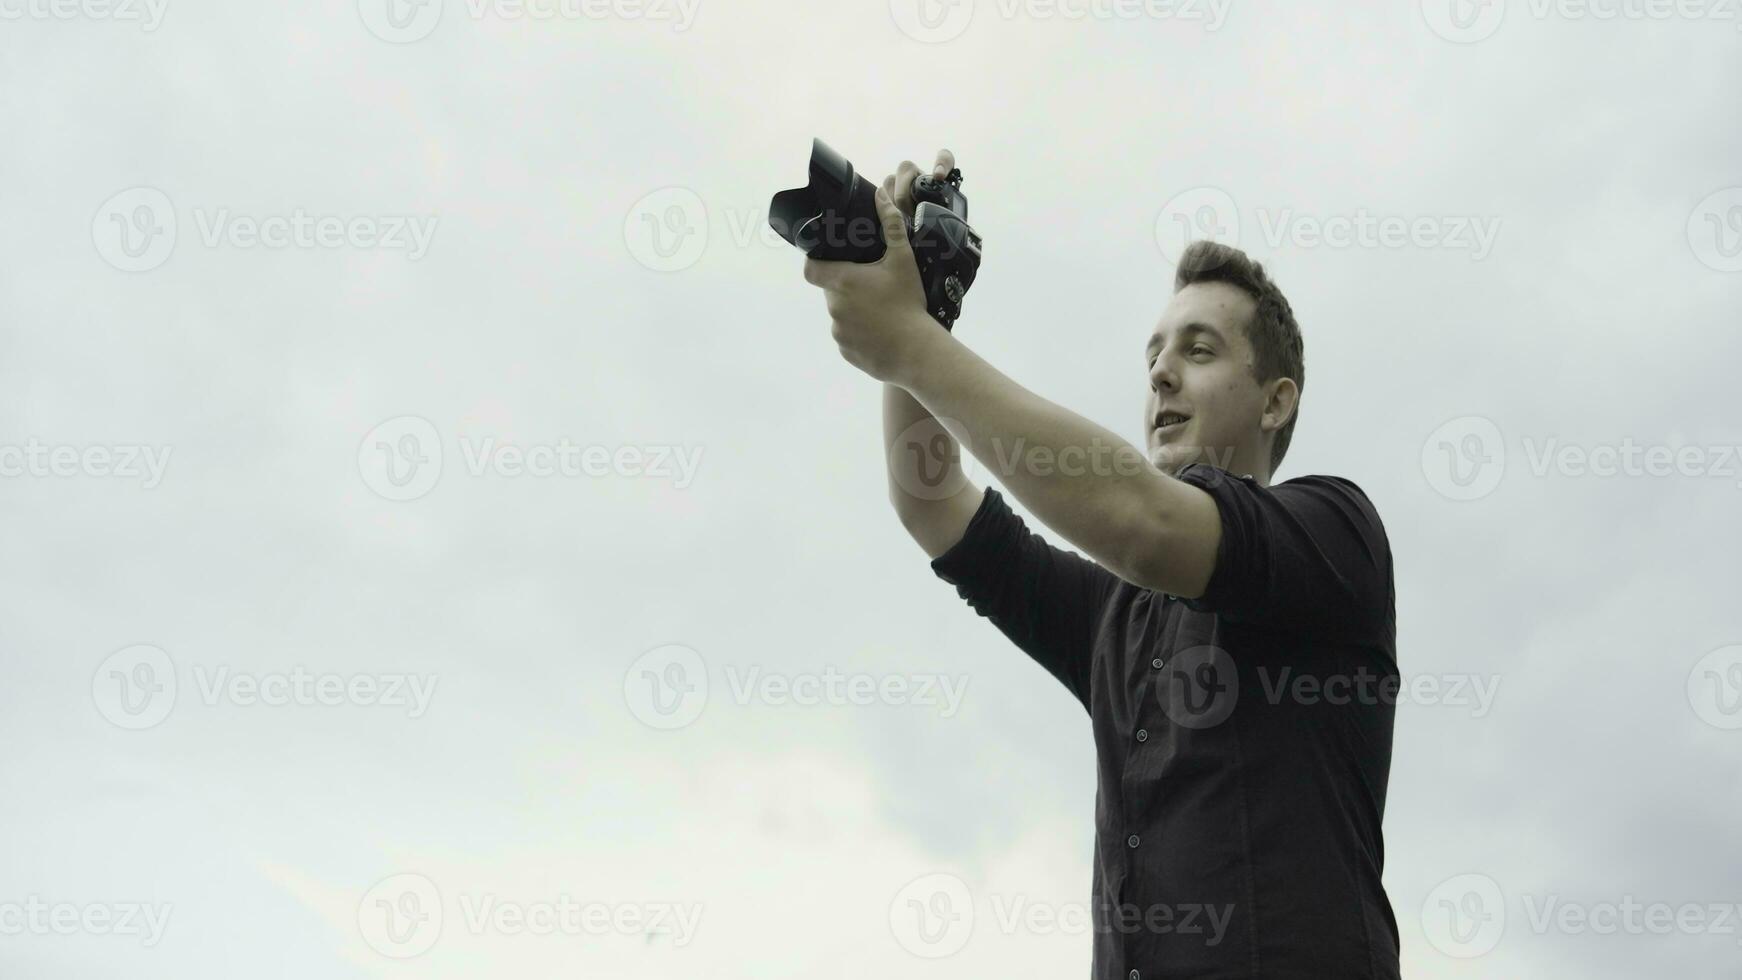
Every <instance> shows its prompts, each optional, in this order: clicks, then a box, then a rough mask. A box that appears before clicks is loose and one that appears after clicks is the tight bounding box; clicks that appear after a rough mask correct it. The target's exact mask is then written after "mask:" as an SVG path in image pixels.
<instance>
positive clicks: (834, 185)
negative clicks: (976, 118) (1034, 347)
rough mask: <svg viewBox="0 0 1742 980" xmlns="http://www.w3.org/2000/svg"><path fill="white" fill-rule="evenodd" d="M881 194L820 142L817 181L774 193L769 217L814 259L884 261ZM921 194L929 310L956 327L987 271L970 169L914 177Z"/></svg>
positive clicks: (813, 169)
mask: <svg viewBox="0 0 1742 980" xmlns="http://www.w3.org/2000/svg"><path fill="white" fill-rule="evenodd" d="M875 195H876V186H875V185H874V184H872V183H871V182H870V181H868V180H866V179H865V178H863V177H861V176H859V174H858V172H857V171H855V170H854V169H853V164H852V163H851V162H849V161H848V160H847V158H845V157H843V156H841V155H840V154H839V153H836V152H835V151H834V150H833V149H831V148H830V147H829V145H828V144H827V143H824V142H823V141H822V140H820V139H819V140H812V141H811V161H810V183H809V184H807V185H806V186H804V187H798V188H794V189H792V190H787V191H781V192H780V193H778V194H776V195H774V199H773V201H771V202H770V203H769V207H768V223H769V225H770V226H771V227H773V228H774V230H775V231H776V232H777V233H778V234H779V235H780V237H781V238H782V239H783V240H784V241H786V242H788V243H789V244H791V245H793V246H794V247H796V248H798V249H799V250H800V251H802V252H804V253H805V254H806V255H809V256H810V257H811V258H813V259H819V260H824V261H840V262H876V261H877V260H879V259H881V258H883V253H884V252H885V251H887V250H888V243H887V242H886V241H885V240H884V237H883V224H882V221H881V220H880V219H879V217H878V214H877V201H876V196H875ZM913 200H914V209H913V219H912V220H911V221H910V222H908V225H907V228H906V229H905V231H906V234H907V239H908V243H909V244H910V245H911V246H912V248H913V257H914V261H915V262H916V263H918V265H919V278H920V282H921V284H922V285H923V286H924V288H925V303H926V310H927V312H929V313H930V314H931V315H932V318H933V319H935V320H937V321H938V323H940V324H942V325H943V328H944V329H945V330H948V329H950V328H951V327H952V326H954V325H955V322H956V319H957V318H958V317H960V316H961V315H962V299H963V298H964V297H965V296H967V294H968V287H970V286H972V285H973V284H974V277H975V275H976V274H977V273H978V272H979V270H980V247H981V245H980V236H979V234H978V233H977V232H975V231H974V229H973V227H972V226H970V225H969V224H968V198H967V195H965V194H963V193H962V171H961V170H960V169H957V170H952V171H950V173H949V175H948V176H946V177H943V178H938V177H934V176H932V175H931V174H921V175H920V176H918V177H916V178H914V181H913Z"/></svg>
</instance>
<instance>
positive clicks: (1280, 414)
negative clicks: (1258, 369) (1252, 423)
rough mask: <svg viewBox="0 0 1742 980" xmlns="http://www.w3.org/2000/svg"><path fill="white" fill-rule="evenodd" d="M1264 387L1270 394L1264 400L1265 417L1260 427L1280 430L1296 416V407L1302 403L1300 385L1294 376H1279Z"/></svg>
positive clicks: (1265, 429) (1271, 430)
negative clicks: (1295, 381) (1296, 382)
mask: <svg viewBox="0 0 1742 980" xmlns="http://www.w3.org/2000/svg"><path fill="white" fill-rule="evenodd" d="M1264 388H1265V390H1266V391H1267V392H1269V395H1268V396H1267V397H1266V398H1265V400H1264V417H1263V418H1261V419H1260V420H1259V423H1258V424H1259V428H1260V429H1262V430H1263V431H1265V432H1280V431H1282V427H1283V426H1285V425H1287V424H1288V420H1289V419H1292V418H1294V410H1295V407H1296V406H1297V405H1299V404H1300V385H1297V384H1295V383H1294V379H1293V378H1277V379H1276V380H1275V381H1272V382H1270V383H1269V384H1267V385H1265V386H1264Z"/></svg>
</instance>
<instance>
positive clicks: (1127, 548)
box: [889, 323, 1221, 598]
mask: <svg viewBox="0 0 1742 980" xmlns="http://www.w3.org/2000/svg"><path fill="white" fill-rule="evenodd" d="M928 325H929V326H930V328H931V329H930V330H929V331H928V332H924V333H918V332H916V334H917V335H916V336H914V337H913V338H911V340H910V343H908V344H907V345H906V353H905V355H904V356H903V357H901V358H900V359H899V360H898V362H897V364H896V365H895V368H894V370H893V372H892V375H891V377H890V378H889V381H890V383H891V384H894V385H896V386H898V387H900V388H901V389H903V390H905V391H907V392H908V393H910V394H911V395H912V396H913V397H914V398H915V400H917V401H918V402H919V403H920V404H922V405H924V406H925V407H926V409H928V410H929V411H930V412H931V414H932V415H934V416H935V417H937V418H939V419H949V420H951V422H950V424H951V426H952V427H954V428H956V429H957V430H958V432H957V435H958V436H959V437H960V438H961V439H963V440H966V445H967V448H968V450H969V451H970V452H972V453H973V454H974V456H975V458H977V459H979V460H980V462H981V463H982V464H984V465H985V466H986V467H987V468H989V469H991V470H992V471H993V472H994V473H996V474H997V475H998V478H999V480H1000V482H1002V483H1003V484H1004V485H1005V486H1006V487H1007V488H1008V489H1009V490H1010V492H1011V493H1012V494H1014V495H1015V496H1016V498H1017V499H1018V500H1020V501H1021V502H1022V504H1023V505H1024V506H1025V507H1027V508H1028V509H1029V511H1031V512H1032V513H1033V514H1034V515H1035V516H1036V517H1037V518H1039V519H1040V520H1041V521H1042V522H1044V523H1045V524H1046V525H1047V526H1048V527H1050V528H1052V529H1053V530H1054V531H1056V532H1058V533H1059V534H1060V535H1061V536H1063V537H1064V538H1065V539H1066V540H1068V541H1070V543H1071V544H1073V545H1075V546H1076V547H1078V548H1080V549H1082V551H1083V552H1084V553H1085V554H1087V555H1088V556H1089V557H1090V558H1093V559H1094V560H1095V561H1096V562H1097V563H1099V564H1100V565H1101V566H1102V567H1104V568H1106V569H1107V570H1108V571H1111V572H1112V573H1113V574H1115V575H1117V576H1119V577H1120V578H1122V579H1124V580H1125V581H1127V582H1130V583H1132V584H1133V585H1138V586H1142V587H1144V588H1149V589H1155V590H1157V591H1160V592H1166V593H1168V594H1170V595H1176V596H1182V597H1185V598H1196V597H1197V596H1200V595H1202V594H1203V591H1204V588H1205V586H1206V585H1207V584H1208V583H1209V580H1210V574H1211V572H1213V571H1214V570H1215V564H1216V546H1217V544H1218V543H1219V542H1220V536H1221V518H1220V514H1219V513H1218V511H1217V508H1216V503H1215V500H1214V499H1213V498H1212V497H1211V496H1210V495H1209V494H1208V493H1205V492H1204V491H1203V490H1201V489H1199V488H1197V487H1194V486H1191V485H1189V484H1187V483H1183V482H1181V481H1179V480H1176V479H1174V478H1173V477H1171V476H1168V475H1167V474H1165V473H1162V472H1161V471H1160V470H1158V469H1156V468H1155V467H1154V466H1152V465H1150V464H1149V462H1148V461H1147V459H1145V457H1144V456H1143V454H1142V452H1141V451H1140V450H1139V449H1138V448H1137V447H1135V446H1133V445H1131V444H1130V443H1128V442H1126V441H1125V440H1123V439H1121V438H1119V437H1118V436H1117V435H1114V434H1113V433H1112V432H1109V431H1108V430H1106V429H1104V428H1102V427H1101V426H1099V425H1096V424H1095V423H1093V422H1091V421H1089V420H1088V419H1085V418H1083V417H1082V416H1080V415H1077V414H1076V413H1075V412H1072V411H1070V410H1069V409H1066V408H1064V407H1063V406H1060V405H1056V404H1054V403H1052V402H1049V401H1047V400H1046V399H1044V398H1042V397H1040V396H1039V395H1036V394H1035V393H1033V392H1031V391H1029V390H1028V389H1026V388H1024V387H1022V386H1021V385H1019V384H1017V383H1016V382H1015V381H1014V380H1012V379H1011V378H1010V377H1008V376H1007V375H1005V374H1004V373H1002V372H1001V371H999V370H998V369H996V368H994V367H993V366H992V365H991V364H989V363H987V362H986V360H985V359H984V358H982V357H980V356H979V355H978V354H975V353H974V352H973V351H972V350H970V349H969V348H968V347H967V346H966V345H964V344H963V343H962V342H961V341H959V340H957V339H956V338H955V337H954V336H953V335H951V334H949V333H946V332H944V331H943V330H939V329H938V328H937V326H936V325H935V324H925V323H922V324H920V326H928Z"/></svg>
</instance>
